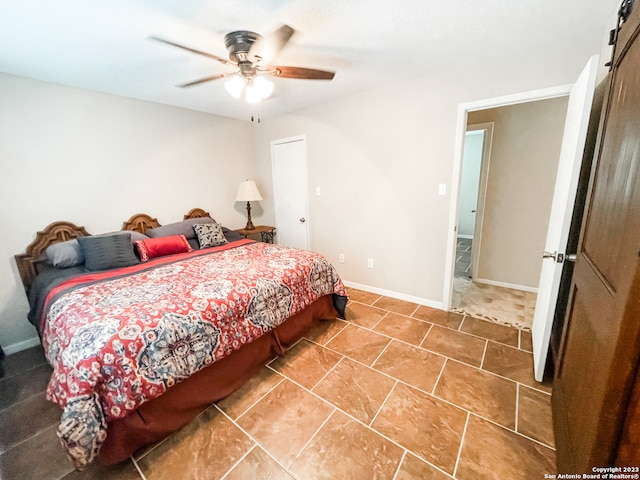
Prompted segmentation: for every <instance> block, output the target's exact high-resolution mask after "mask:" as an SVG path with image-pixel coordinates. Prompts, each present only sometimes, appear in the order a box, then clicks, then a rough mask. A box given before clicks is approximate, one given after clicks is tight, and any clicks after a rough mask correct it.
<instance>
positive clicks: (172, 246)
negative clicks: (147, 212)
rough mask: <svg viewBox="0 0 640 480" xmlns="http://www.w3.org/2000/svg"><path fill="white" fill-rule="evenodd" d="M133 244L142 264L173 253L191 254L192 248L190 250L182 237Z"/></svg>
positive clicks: (189, 246) (159, 238) (173, 236)
mask: <svg viewBox="0 0 640 480" xmlns="http://www.w3.org/2000/svg"><path fill="white" fill-rule="evenodd" d="M135 244H136V248H137V249H138V253H139V254H140V260H141V261H142V262H148V261H149V260H151V259H152V258H156V257H163V256H165V255H172V254H174V253H184V252H193V248H191V245H189V242H187V239H186V237H185V236H184V235H171V236H169V237H157V238H149V239H146V240H138V241H137V242H135Z"/></svg>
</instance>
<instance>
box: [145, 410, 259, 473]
mask: <svg viewBox="0 0 640 480" xmlns="http://www.w3.org/2000/svg"><path fill="white" fill-rule="evenodd" d="M253 445H254V442H253V441H252V440H251V439H250V438H249V437H247V436H246V435H245V434H244V433H243V432H242V430H240V429H239V428H238V427H237V426H236V425H234V424H233V422H232V421H231V420H229V419H228V418H227V417H225V416H224V414H223V413H221V412H220V411H219V410H218V409H217V408H216V407H210V408H209V409H207V410H206V411H205V412H203V413H202V414H200V415H199V416H198V417H196V418H195V419H194V420H193V421H191V422H190V423H189V424H187V425H186V426H185V427H183V428H182V429H181V430H178V431H177V432H176V433H174V434H173V435H172V436H171V437H169V438H168V439H167V440H166V441H164V442H163V443H161V444H160V445H158V446H157V447H156V448H154V449H153V450H151V451H150V452H149V453H148V454H147V455H145V456H144V457H142V458H141V459H140V460H139V461H138V465H139V467H140V470H142V473H144V475H145V477H146V478H147V479H148V480H163V479H166V480H174V479H176V478H211V472H219V474H218V475H216V477H214V478H221V477H222V475H224V473H225V472H227V471H228V470H229V469H230V468H231V467H233V465H234V464H235V463H236V462H237V461H238V460H240V459H241V458H242V457H243V456H244V455H245V454H246V453H247V452H248V451H249V450H251V448H252V447H253Z"/></svg>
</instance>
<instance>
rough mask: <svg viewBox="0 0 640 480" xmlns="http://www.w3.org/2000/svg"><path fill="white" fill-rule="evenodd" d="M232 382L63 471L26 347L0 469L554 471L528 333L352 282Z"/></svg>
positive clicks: (127, 473)
mask: <svg viewBox="0 0 640 480" xmlns="http://www.w3.org/2000/svg"><path fill="white" fill-rule="evenodd" d="M350 297H351V301H350V303H349V306H348V308H347V313H348V315H347V319H346V321H343V320H334V321H328V322H326V323H324V324H323V325H322V326H321V327H319V328H317V329H316V330H313V331H311V332H309V333H308V334H307V336H306V337H305V338H303V339H302V340H300V341H299V342H298V343H297V344H296V345H295V346H294V347H292V348H291V349H290V350H289V352H288V353H287V355H286V356H285V357H283V358H278V359H275V360H274V361H272V362H271V363H270V364H268V365H267V366H265V367H264V368H263V369H262V370H261V371H260V372H259V373H258V374H257V375H256V376H255V377H254V378H253V379H252V380H250V381H249V382H248V383H247V384H246V385H245V386H244V387H243V388H241V389H240V390H238V391H236V392H235V393H234V394H232V395H231V396H229V397H227V398H226V399H224V400H222V401H220V402H218V403H217V404H215V405H212V406H211V407H210V408H209V409H207V410H206V411H205V412H203V413H202V414H201V415H200V416H199V417H197V418H196V419H195V420H194V421H193V422H191V423H190V424H189V425H187V426H186V427H185V428H183V429H182V430H180V431H178V432H175V433H174V434H173V435H171V436H170V437H169V438H168V439H166V440H164V441H163V442H160V443H159V444H157V445H155V446H153V447H151V448H147V449H145V450H144V451H142V452H140V453H138V454H137V455H136V456H135V458H132V459H130V460H128V461H126V462H123V463H122V464H120V465H117V466H112V467H102V466H100V465H98V464H95V465H91V466H90V467H89V468H88V469H87V470H85V471H84V472H74V471H72V468H71V466H70V464H69V463H68V462H67V460H66V458H65V457H64V455H63V454H62V452H61V450H60V448H59V446H58V443H57V439H56V435H55V429H56V423H57V421H58V418H59V410H58V408H57V407H56V406H55V405H53V404H50V403H48V402H47V401H46V400H45V398H44V394H43V390H44V388H45V385H46V382H47V377H48V375H49V374H50V368H49V367H48V366H47V365H46V363H45V360H44V357H43V355H42V352H41V350H40V349H38V348H34V349H31V350H27V351H24V352H20V353H17V354H14V355H11V356H10V357H8V358H7V360H6V361H5V368H6V370H7V373H6V376H5V378H3V379H2V380H0V479H3V480H9V479H11V480H19V479H29V480H31V479H39V480H47V479H65V480H72V479H89V478H92V479H94V478H100V479H139V478H146V479H149V480H151V479H165V478H166V479H176V478H180V479H225V480H236V479H239V480H247V479H251V480H254V479H267V478H269V479H301V480H307V479H332V480H333V479H363V480H369V479H373V478H378V479H394V480H408V479H451V478H456V479H461V480H462V479H473V480H477V479H495V478H503V479H520V478H522V479H529V478H543V477H544V474H545V473H556V472H555V450H554V448H553V447H554V444H553V432H552V427H551V407H550V387H549V385H546V384H539V383H537V382H535V380H534V379H533V376H532V373H531V370H532V357H531V336H530V334H529V333H528V332H526V331H523V330H518V329H515V328H510V327H506V326H503V325H498V324H495V323H490V322H486V321H484V320H479V319H475V318H472V317H468V316H463V315H460V314H457V313H451V312H444V311H440V310H434V309H431V308H428V307H425V306H418V305H416V304H412V303H409V302H405V301H401V300H395V299H392V298H387V297H380V296H378V295H373V294H370V293H366V292H362V291H358V290H351V291H350Z"/></svg>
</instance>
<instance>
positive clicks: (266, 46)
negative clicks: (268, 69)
mask: <svg viewBox="0 0 640 480" xmlns="http://www.w3.org/2000/svg"><path fill="white" fill-rule="evenodd" d="M294 33H295V30H294V29H293V28H291V27H290V26H289V25H282V26H281V27H280V28H279V29H278V30H276V31H275V32H273V33H271V34H270V35H267V36H265V37H260V38H259V39H258V40H256V41H255V42H254V43H253V45H251V48H250V49H249V55H248V57H249V60H250V61H252V62H257V61H260V62H262V63H269V62H270V61H271V60H273V59H274V58H275V57H276V55H277V54H278V53H279V52H280V50H282V49H283V48H284V46H285V45H286V44H287V42H288V41H289V40H290V39H291V37H292V35H293V34H294Z"/></svg>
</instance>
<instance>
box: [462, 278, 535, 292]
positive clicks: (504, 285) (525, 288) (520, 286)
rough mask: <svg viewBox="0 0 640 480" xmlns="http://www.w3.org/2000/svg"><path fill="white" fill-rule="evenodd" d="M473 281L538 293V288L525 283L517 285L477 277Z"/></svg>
mask: <svg viewBox="0 0 640 480" xmlns="http://www.w3.org/2000/svg"><path fill="white" fill-rule="evenodd" d="M473 281H474V282H476V283H485V284H487V285H493V286H494V287H504V288H512V289H514V290H522V291H523V292H531V293H538V289H537V288H535V287H527V286H525V285H515V284H513V283H505V282H496V281H494V280H488V279H486V278H475V279H474V280H473Z"/></svg>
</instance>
